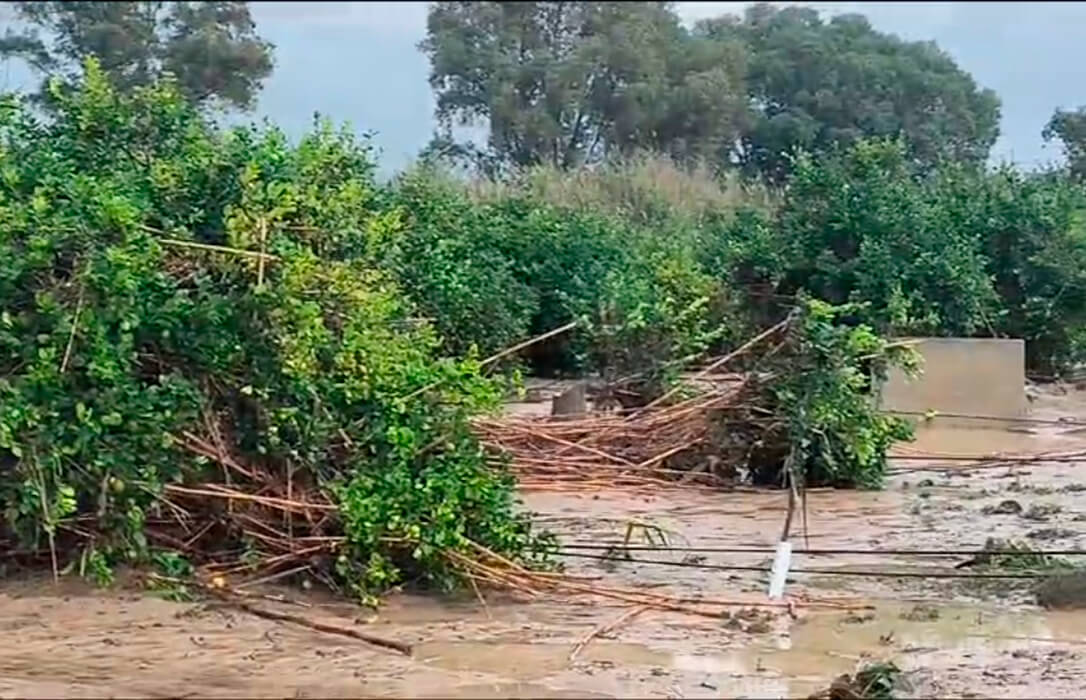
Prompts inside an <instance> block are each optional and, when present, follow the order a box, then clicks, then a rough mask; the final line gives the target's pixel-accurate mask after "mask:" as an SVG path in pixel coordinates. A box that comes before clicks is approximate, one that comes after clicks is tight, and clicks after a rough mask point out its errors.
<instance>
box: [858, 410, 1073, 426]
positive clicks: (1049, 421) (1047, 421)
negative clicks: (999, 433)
mask: <svg viewBox="0 0 1086 700" xmlns="http://www.w3.org/2000/svg"><path fill="white" fill-rule="evenodd" d="M879 412H880V413H887V414H895V413H896V414H899V415H902V416H924V417H927V416H928V415H929V414H928V413H927V412H926V411H892V410H890V409H882V410H880V411H879ZM931 417H932V418H933V419H934V418H968V419H971V420H986V421H992V422H996V421H998V422H1002V423H1033V424H1035V425H1066V426H1068V427H1076V426H1077V427H1082V426H1086V421H1081V420H1075V419H1073V418H1072V419H1068V420H1060V419H1058V418H1025V417H1022V418H1001V417H999V416H979V415H973V414H970V413H943V412H942V411H935V412H934V413H933V414H931Z"/></svg>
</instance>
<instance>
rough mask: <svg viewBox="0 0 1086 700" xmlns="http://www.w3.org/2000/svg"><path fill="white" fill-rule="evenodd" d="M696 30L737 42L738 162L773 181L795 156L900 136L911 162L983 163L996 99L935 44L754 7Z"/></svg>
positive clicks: (860, 20) (844, 18) (796, 11)
mask: <svg viewBox="0 0 1086 700" xmlns="http://www.w3.org/2000/svg"><path fill="white" fill-rule="evenodd" d="M696 31H697V33H698V34H699V35H701V36H707V37H712V38H715V39H717V40H720V41H727V42H732V41H740V42H742V43H743V44H744V45H745V46H746V47H747V51H748V59H747V63H748V66H749V69H748V72H747V74H746V83H747V86H748V90H749V94H750V98H751V101H752V104H753V105H754V110H755V116H754V119H753V121H752V125H751V127H750V129H748V130H746V131H745V132H744V133H743V136H742V143H741V147H740V148H739V150H738V153H737V158H738V160H739V161H740V162H741V163H743V164H744V165H745V166H746V167H747V168H748V169H749V170H751V171H753V172H758V173H761V174H763V175H765V176H767V177H769V178H772V179H780V178H781V177H782V176H784V175H785V174H786V173H787V172H788V171H789V170H790V169H791V168H790V158H791V155H792V153H793V152H794V151H795V150H796V149H803V150H805V151H808V152H812V153H816V154H821V153H824V152H827V151H829V150H831V149H832V148H833V147H834V146H837V145H842V146H847V145H850V144H851V143H853V142H855V141H856V140H857V139H860V138H865V137H866V138H872V137H891V138H896V137H898V136H904V137H905V138H906V142H907V144H908V148H909V157H910V158H912V159H916V160H917V161H919V162H921V163H924V164H927V165H929V166H931V165H934V164H935V163H937V162H938V161H940V160H942V159H954V160H961V161H965V162H969V163H974V164H978V163H983V162H984V160H985V159H986V158H987V156H988V151H989V149H990V148H991V146H992V144H993V143H995V140H996V137H997V136H998V135H999V99H998V98H997V97H996V95H995V93H993V92H992V91H991V90H986V89H983V90H982V89H980V88H978V87H977V85H976V83H975V82H974V80H973V78H972V77H971V76H970V75H969V74H968V73H966V72H965V71H963V70H962V69H961V68H959V67H958V66H957V65H956V64H955V63H954V61H953V60H952V59H951V58H950V56H948V55H947V54H946V53H945V52H944V51H942V50H940V49H939V48H938V47H937V46H936V45H935V44H934V43H933V42H909V41H903V40H901V39H899V38H898V37H896V36H894V35H890V34H883V33H881V32H878V31H876V30H875V29H873V28H872V27H871V25H870V23H869V22H868V21H867V19H866V18H865V17H863V16H862V15H856V14H849V15H841V16H837V17H834V18H832V19H830V20H828V21H826V20H823V19H822V18H821V17H820V15H819V13H818V11H817V10H814V9H812V8H807V7H799V6H792V7H783V8H777V7H774V6H772V5H770V4H768V3H758V4H756V5H754V6H752V7H750V8H748V9H747V10H746V13H745V15H744V16H743V18H742V19H739V18H736V17H733V16H725V17H721V18H718V19H711V20H706V21H703V22H701V23H700V24H699V25H698V28H697V30H696Z"/></svg>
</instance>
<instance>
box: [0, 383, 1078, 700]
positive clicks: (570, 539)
mask: <svg viewBox="0 0 1086 700" xmlns="http://www.w3.org/2000/svg"><path fill="white" fill-rule="evenodd" d="M1031 417H1033V418H1039V419H1042V420H1046V421H1051V422H1047V423H1021V424H1016V425H1011V426H1006V425H999V426H993V427H971V428H968V429H966V428H962V427H961V426H955V427H944V426H941V425H940V424H939V422H938V420H936V421H934V422H933V423H932V424H930V425H927V426H925V427H922V429H921V430H920V433H919V436H918V437H919V439H918V441H917V442H916V443H913V444H910V445H903V446H900V447H899V448H897V451H896V452H897V454H898V455H899V457H902V458H903V459H899V460H898V461H896V462H895V464H894V466H895V469H897V470H899V471H897V472H896V473H895V475H894V476H893V477H892V478H891V479H890V480H889V483H888V484H887V487H886V489H885V490H883V491H879V492H857V491H835V490H817V491H812V492H810V493H809V496H808V501H807V509H806V525H805V526H804V523H803V520H802V518H801V519H800V522H799V524H798V525H799V527H798V530H797V531H794V535H793V543H794V546H795V547H796V548H797V549H854V550H871V549H877V550H902V549H937V550H946V549H979V548H981V547H982V546H983V545H984V543H985V542H986V541H987V540H988V538H992V537H995V538H1006V539H1012V540H1015V541H1028V542H1030V543H1031V544H1033V545H1034V546H1036V547H1038V548H1042V547H1043V548H1046V549H1081V548H1082V547H1083V545H1084V544H1086V543H1084V542H1083V540H1084V538H1086V469H1084V468H1083V467H1082V466H1080V465H1079V464H1076V463H1072V462H1049V463H1029V464H1027V463H1021V464H1012V465H1011V466H1000V467H997V468H989V469H976V468H970V466H969V465H968V464H967V463H964V462H954V461H953V460H948V459H947V458H948V457H954V456H959V457H960V456H963V455H976V454H982V453H983V454H989V453H995V452H1000V453H1005V454H1016V453H1017V454H1026V453H1036V452H1041V451H1046V452H1071V451H1074V450H1086V392H1081V391H1073V390H1072V391H1067V392H1065V393H1058V392H1056V391H1052V390H1046V391H1043V392H1038V393H1036V394H1035V396H1034V397H1033V400H1032V402H1031ZM1061 419H1062V420H1061ZM932 454H935V455H936V456H935V457H930V458H928V457H925V459H917V458H916V457H917V456H919V455H932ZM955 465H957V466H955ZM1007 501H1014V502H1015V503H1017V504H1018V506H1020V507H1019V508H1018V509H1014V508H1000V507H999V506H1000V505H1001V504H1003V503H1005V502H1007ZM524 502H525V507H526V508H528V509H529V510H531V511H533V512H535V513H536V514H537V518H538V520H539V521H540V524H541V525H542V526H544V527H547V528H548V529H551V530H552V531H554V532H556V533H557V534H559V535H560V536H561V537H562V540H563V542H565V543H580V544H589V545H592V544H601V543H608V542H614V541H621V540H623V538H625V537H626V536H627V533H630V534H631V544H635V545H636V544H644V543H645V542H646V540H645V532H646V531H649V532H652V533H653V536H654V541H657V542H658V541H659V538H660V536H661V534H662V535H663V537H664V538H666V540H667V542H668V543H669V544H670V545H674V546H677V547H683V546H686V547H717V548H726V547H748V548H749V547H758V546H761V547H765V548H770V547H772V545H773V544H774V543H775V540H776V539H777V537H778V536H779V534H780V527H781V523H782V520H783V513H784V508H785V497H784V495H783V494H782V493H776V492H738V491H737V492H719V491H709V490H698V489H675V490H668V491H661V490H659V489H656V490H653V491H635V490H621V491H618V490H600V491H591V492H583V491H582V492H576V493H570V492H547V491H536V492H531V493H526V494H524ZM631 523H634V527H633V529H632V530H631V526H630V524H631ZM642 526H647V529H646V527H642ZM570 551H573V550H570ZM580 551H582V553H583V554H584V555H586V556H580V557H575V556H568V557H565V558H564V559H563V561H564V564H565V565H566V567H567V569H568V570H569V571H571V572H575V573H580V574H589V575H594V576H599V577H602V579H603V580H605V581H608V582H613V583H615V584H616V585H627V586H638V587H653V588H658V589H659V590H662V591H668V592H672V593H677V592H681V593H682V594H683V595H684V596H689V597H690V598H695V599H696V598H699V597H700V598H703V599H708V598H712V599H750V600H754V599H757V598H758V597H759V596H761V595H762V594H763V593H764V591H765V589H766V583H767V574H766V573H765V572H764V571H751V570H747V569H748V568H764V567H766V566H768V564H769V559H770V554H769V553H767V552H755V553H701V554H693V553H689V552H681V551H673V552H639V551H632V552H630V555H631V556H632V557H633V558H634V559H635V561H630V560H626V559H621V558H620V559H614V558H611V559H606V558H604V559H601V558H597V557H598V556H599V555H600V554H601V550H580ZM699 557H700V558H699ZM636 559H654V560H659V561H666V562H672V563H673V564H676V565H666V564H649V563H644V562H638V561H636ZM969 559H970V557H968V556H965V555H954V554H950V555H947V554H944V555H939V556H925V557H915V556H905V555H901V554H879V555H877V556H870V555H863V554H856V553H852V554H849V553H842V554H832V555H831V554H821V555H814V554H797V555H796V556H795V557H794V559H793V564H792V566H793V573H792V574H791V575H790V578H789V583H788V585H787V588H786V593H787V594H789V595H808V596H814V597H820V598H847V599H849V600H853V601H857V602H864V603H867V604H869V605H870V606H871V609H868V610H827V609H820V608H815V607H804V606H803V605H799V606H798V607H797V609H796V613H797V614H796V617H795V618H793V617H791V616H789V615H787V614H773V615H771V616H768V617H766V618H763V617H759V616H758V615H755V614H746V613H744V612H743V611H742V609H738V610H737V612H736V614H734V615H733V616H730V617H729V618H728V619H724V618H721V619H719V620H718V619H710V618H699V617H692V616H688V615H683V614H677V613H668V612H663V611H656V610H648V611H645V612H643V613H642V614H640V615H638V616H637V617H636V618H633V619H631V620H629V621H628V622H626V623H625V624H623V625H621V626H619V627H617V628H616V629H615V630H614V631H613V632H612V633H610V634H608V635H602V636H600V637H597V638H595V639H593V640H592V641H591V642H590V643H589V644H587V645H585V646H583V648H582V649H580V651H579V652H578V653H577V654H576V656H575V658H573V659H572V660H571V659H570V657H571V652H572V650H573V649H574V647H575V646H576V645H577V644H578V643H579V642H580V641H581V640H583V639H584V638H585V637H586V635H589V634H590V632H592V631H593V630H594V629H596V628H597V627H599V626H601V625H606V624H607V623H608V622H609V621H613V620H615V619H616V618H618V617H619V616H620V615H622V613H623V612H624V611H625V610H626V608H623V607H620V606H611V605H608V604H604V603H601V602H600V601H598V600H582V599H553V598H550V599H541V600H537V601H533V602H520V601H515V600H513V599H512V598H510V597H509V596H508V595H505V594H501V593H497V592H488V593H486V603H487V605H486V607H485V608H484V607H483V606H482V605H481V604H480V603H479V602H478V601H477V600H476V599H475V598H474V596H466V597H463V598H457V599H452V600H445V599H441V600H438V599H433V598H424V597H420V596H413V595H406V594H404V595H397V596H394V597H393V598H391V599H390V600H389V601H388V603H387V605H385V606H384V607H383V608H382V609H381V610H380V611H379V612H377V613H374V612H373V611H369V610H365V609H362V608H359V607H357V606H355V605H352V604H350V603H349V602H345V601H342V600H337V599H335V598H332V597H330V596H328V595H324V594H320V593H318V592H316V591H314V592H311V593H309V594H307V595H305V596H302V594H301V593H300V592H299V591H297V590H291V591H289V593H290V595H291V597H293V598H300V599H302V600H303V601H304V603H305V604H306V605H308V606H309V607H308V608H306V609H305V610H301V611H299V610H295V609H292V610H291V612H301V613H302V614H304V615H306V616H307V617H310V618H312V619H316V620H325V621H329V622H335V623H336V624H338V625H345V626H352V625H353V626H356V627H357V628H358V629H360V630H367V631H371V632H372V633H374V634H378V635H380V636H383V637H389V638H394V639H397V640H400V641H404V642H407V643H410V644H412V645H414V653H413V655H412V656H411V657H404V656H400V655H397V654H393V653H389V652H386V651H382V650H379V649H375V648H372V647H368V646H366V645H364V644H363V643H361V642H356V641H354V640H351V639H347V638H342V637H335V636H331V635H328V634H322V633H318V632H314V631H311V630H308V629H305V628H299V627H294V626H291V625H288V624H282V623H276V622H271V621H267V620H263V619H260V618H256V617H253V616H251V615H248V614H246V613H244V612H240V611H238V610H235V609H231V608H223V607H216V606H214V605H204V604H193V603H175V602H170V601H167V600H163V599H160V598H156V597H154V596H152V595H149V594H147V593H146V592H135V591H132V590H128V589H126V588H125V587H124V586H121V585H118V586H117V587H116V588H115V589H112V590H96V589H93V588H90V587H88V586H86V585H85V584H82V583H80V582H77V581H67V580H66V581H62V583H61V584H60V586H59V587H54V584H53V583H52V581H51V580H50V579H35V580H18V581H6V582H4V583H3V584H0V634H3V635H4V636H5V637H6V639H7V640H8V641H7V643H5V644H2V645H0V696H3V697H58V696H66V697H158V696H171V697H284V696H290V697H348V696H350V697H358V696H367V697H405V696H408V697H420V698H423V697H433V698H437V697H465V698H468V697H471V698H480V697H493V698H499V697H501V698H508V697H546V698H574V697H577V698H582V697H660V698H695V697H760V698H762V697H805V696H806V695H808V694H810V693H813V692H815V691H817V690H820V689H822V688H825V687H826V686H827V685H828V684H829V682H830V681H832V680H833V678H835V677H836V676H838V675H840V674H842V673H850V672H853V671H854V670H855V669H856V668H857V667H858V666H859V665H860V664H862V663H864V662H865V661H873V660H893V661H894V662H895V663H896V664H897V665H898V666H899V667H900V668H902V669H903V670H904V671H905V672H906V676H905V681H906V683H907V685H908V688H909V693H908V694H910V695H913V696H916V697H932V696H939V697H970V696H972V697H991V696H999V697H1023V698H1025V697H1078V696H1082V695H1083V694H1084V693H1083V684H1082V681H1081V678H1083V677H1086V610H1082V609H1060V610H1055V609H1054V610H1046V609H1043V608H1041V607H1040V606H1038V605H1037V604H1036V601H1035V596H1034V594H1033V592H1032V588H1031V585H1032V584H1031V582H1028V581H1019V580H1008V581H999V580H991V581H989V580H980V581H977V580H970V579H955V578H941V577H940V576H941V575H944V574H953V573H954V572H971V571H974V570H976V569H975V567H971V566H970V565H969V561H968V560H969ZM1069 559H1072V558H1070V557H1069ZM1073 560H1074V561H1076V562H1077V563H1080V564H1083V565H1086V557H1075V558H1073ZM690 564H708V565H714V566H718V567H737V568H736V569H724V568H721V569H705V568H697V567H694V566H690ZM743 567H746V568H743ZM857 571H859V572H865V573H866V574H867V575H863V576H857V575H854V573H855V572H857ZM901 573H905V574H912V575H911V576H908V577H891V576H885V577H884V576H877V575H874V574H901ZM267 590H268V591H269V592H283V590H282V589H274V588H269V589H267ZM269 605H271V604H269Z"/></svg>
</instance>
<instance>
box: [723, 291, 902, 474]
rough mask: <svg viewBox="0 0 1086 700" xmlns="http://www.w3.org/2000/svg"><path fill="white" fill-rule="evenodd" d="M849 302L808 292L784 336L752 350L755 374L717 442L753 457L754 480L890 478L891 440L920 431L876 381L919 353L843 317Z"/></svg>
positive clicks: (733, 457) (736, 455)
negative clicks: (879, 397)
mask: <svg viewBox="0 0 1086 700" xmlns="http://www.w3.org/2000/svg"><path fill="white" fill-rule="evenodd" d="M856 311H857V309H855V308H853V307H851V306H838V307H834V306H830V305H828V304H826V303H825V302H822V301H818V300H801V302H800V303H799V304H798V305H797V306H796V307H795V308H794V309H793V311H792V314H793V315H792V317H791V319H790V320H789V321H788V324H787V326H786V328H785V337H784V338H783V339H781V340H780V341H779V342H778V343H777V344H776V347H774V348H772V349H771V350H768V351H765V352H763V353H761V354H760V356H757V357H754V358H753V359H748V364H749V367H748V369H749V370H750V371H751V372H752V378H751V379H750V380H748V383H747V384H746V385H745V386H744V387H743V389H742V391H743V395H742V397H743V400H741V401H739V402H738V404H737V405H738V406H740V407H743V406H746V407H748V408H747V410H746V411H739V412H736V411H735V410H732V409H728V410H725V411H722V412H721V414H720V416H719V419H718V421H717V423H718V424H717V425H716V426H715V427H714V429H713V434H714V437H713V442H714V444H715V446H716V450H717V452H718V453H719V454H721V455H723V456H724V457H725V462H728V463H734V464H744V463H745V464H746V465H747V469H748V471H749V472H750V477H751V480H752V481H753V482H754V483H756V484H764V485H771V484H782V483H784V479H785V476H786V475H788V474H791V475H792V476H794V478H795V479H796V480H797V482H801V483H804V484H806V485H808V486H821V485H834V486H860V487H864V488H875V487H878V486H879V485H880V484H881V483H882V478H883V475H884V473H885V470H886V466H887V452H888V450H889V448H890V446H891V445H892V444H893V443H894V442H897V441H900V440H909V439H911V438H912V428H911V424H910V423H908V422H907V421H905V420H903V419H900V418H897V417H893V416H889V415H885V414H883V413H881V412H879V411H878V410H877V408H876V404H875V397H874V395H873V392H872V389H873V384H874V382H875V381H877V380H878V379H879V377H880V376H882V375H883V374H884V372H885V370H886V369H887V368H888V367H889V366H891V365H898V366H903V367H905V368H906V369H907V370H912V369H914V368H915V360H916V358H915V356H914V355H913V354H912V353H911V351H909V350H907V349H906V348H905V347H902V346H894V345H892V344H890V343H888V342H887V341H885V340H884V339H882V338H881V337H879V336H878V335H877V334H876V333H875V332H874V331H873V330H872V329H871V328H870V327H868V326H865V325H849V324H846V323H843V322H842V319H844V318H847V317H848V316H850V315H853V314H855V313H856Z"/></svg>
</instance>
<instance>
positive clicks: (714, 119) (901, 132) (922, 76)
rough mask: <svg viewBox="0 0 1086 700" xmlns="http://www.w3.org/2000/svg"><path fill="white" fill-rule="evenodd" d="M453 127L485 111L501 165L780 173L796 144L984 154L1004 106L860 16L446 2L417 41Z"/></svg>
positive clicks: (923, 49) (942, 58) (813, 148)
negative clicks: (669, 162) (688, 165)
mask: <svg viewBox="0 0 1086 700" xmlns="http://www.w3.org/2000/svg"><path fill="white" fill-rule="evenodd" d="M422 48H423V49H424V51H425V52H426V53H427V55H428V56H429V58H430V62H431V75H430V83H431V85H432V87H433V88H434V91H435V93H436V95H437V116H438V118H439V121H440V122H441V124H442V125H443V127H445V128H446V136H445V138H446V142H447V144H451V143H452V141H451V137H449V133H451V132H450V131H448V127H451V126H452V125H453V124H466V123H475V122H478V121H485V122H487V123H488V125H489V139H488V144H487V148H486V149H479V148H477V147H476V146H474V144H458V145H457V146H458V147H459V149H460V150H461V152H472V153H474V154H475V155H476V156H477V157H479V156H482V155H484V154H485V156H487V157H488V158H489V159H490V162H492V163H497V164H500V165H516V166H525V165H536V164H541V163H543V164H547V165H554V166H559V167H563V168H570V167H576V166H578V165H581V164H583V163H585V162H591V161H595V160H599V159H601V158H603V157H605V156H607V155H609V154H613V153H616V152H617V153H626V152H629V151H632V150H636V149H640V148H650V149H653V150H657V151H662V152H664V153H668V154H670V155H672V156H675V157H677V158H679V159H683V160H689V159H708V160H710V161H711V162H712V163H713V164H714V165H716V166H717V167H722V166H726V165H728V164H730V163H739V164H741V165H743V166H744V167H745V168H746V169H747V170H748V171H750V172H752V173H761V174H764V175H766V176H769V177H770V178H772V179H779V178H780V177H781V176H783V175H784V174H785V173H787V172H788V171H789V170H790V168H791V165H790V164H791V156H792V155H793V153H794V152H795V151H796V150H797V149H803V150H806V151H809V152H815V153H818V152H824V151H827V150H829V149H830V148H831V147H833V146H835V145H841V146H848V145H850V144H852V143H854V142H855V141H857V140H858V139H860V138H872V137H875V138H885V137H889V138H896V137H898V136H904V137H905V140H906V143H907V144H908V148H909V154H908V155H909V157H910V159H911V160H913V161H915V162H917V163H918V164H920V165H923V166H930V165H932V164H934V163H935V162H937V161H939V160H940V159H944V158H950V159H954V160H959V161H966V162H971V163H979V162H983V161H984V159H985V158H986V157H987V155H988V152H989V149H990V148H991V146H992V144H993V143H994V142H995V139H996V137H997V136H998V133H999V126H998V124H999V100H998V98H997V97H996V96H995V94H994V93H993V92H991V91H990V90H985V89H981V88H979V87H978V86H977V85H976V83H975V82H974V80H973V79H972V77H971V76H970V75H969V74H968V73H966V72H965V71H963V70H962V69H961V68H959V67H958V66H957V65H956V64H955V63H954V61H953V60H952V59H951V58H950V57H949V56H948V55H947V54H946V53H945V52H943V51H942V50H940V49H939V48H938V47H937V46H936V45H935V44H934V43H931V42H907V41H903V40H901V39H899V38H898V37H896V36H893V35H890V34H883V33H881V32H878V31H876V30H875V29H873V28H872V27H871V25H870V24H869V23H868V22H867V20H866V19H864V18H863V17H862V16H859V15H843V16H839V17H835V18H833V19H831V20H829V21H824V20H823V19H821V17H820V16H819V14H818V13H817V12H816V11H814V10H812V9H809V8H799V7H790V8H785V9H776V8H773V7H771V6H769V5H767V4H759V5H755V6H754V7H751V8H749V9H748V10H747V12H746V14H745V15H744V16H743V17H742V18H739V17H735V16H732V15H725V16H722V17H719V18H716V19H711V20H706V21H703V22H700V23H698V24H697V25H696V26H695V27H694V28H693V29H692V30H687V29H686V28H684V27H683V26H682V24H681V23H680V21H679V18H678V15H677V14H676V13H675V11H674V8H673V6H672V4H671V3H660V2H628V3H613V2H612V3H608V2H578V3H556V2H527V3H498V2H439V3H434V5H433V6H432V7H431V10H430V14H429V21H428V27H427V37H426V40H425V41H424V42H423V44H422Z"/></svg>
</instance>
